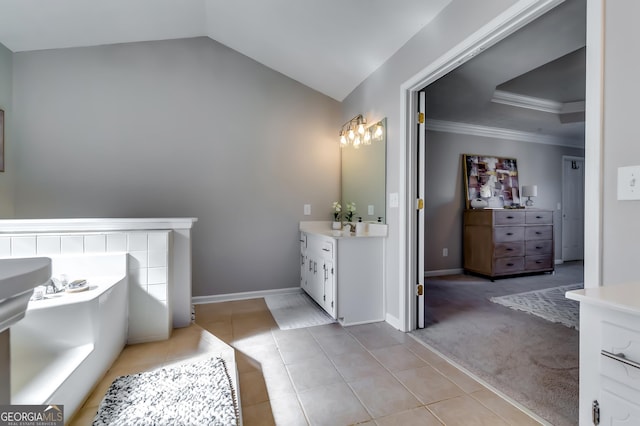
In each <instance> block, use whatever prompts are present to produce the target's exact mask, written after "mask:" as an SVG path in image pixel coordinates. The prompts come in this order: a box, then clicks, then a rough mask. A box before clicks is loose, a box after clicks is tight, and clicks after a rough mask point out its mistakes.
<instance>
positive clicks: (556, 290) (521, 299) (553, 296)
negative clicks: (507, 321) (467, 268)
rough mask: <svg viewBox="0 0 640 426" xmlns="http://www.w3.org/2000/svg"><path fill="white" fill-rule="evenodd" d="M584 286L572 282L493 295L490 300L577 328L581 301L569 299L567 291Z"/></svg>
mask: <svg viewBox="0 0 640 426" xmlns="http://www.w3.org/2000/svg"><path fill="white" fill-rule="evenodd" d="M583 287H584V285H583V284H582V283H579V284H571V285H564V286H560V287H552V288H545V289H542V290H534V291H527V292H524V293H517V294H510V295H507V296H500V297H491V298H490V299H489V300H490V301H492V302H493V303H498V304H500V305H502V306H506V307H508V308H511V309H515V310H518V311H523V312H527V313H529V314H532V315H536V316H538V317H540V318H543V319H546V320H547V321H551V322H556V323H560V324H562V325H564V326H567V327H569V328H575V329H576V330H577V329H578V326H579V324H580V303H579V302H577V301H575V300H570V299H567V298H566V297H565V293H566V292H567V291H570V290H577V289H581V288H583Z"/></svg>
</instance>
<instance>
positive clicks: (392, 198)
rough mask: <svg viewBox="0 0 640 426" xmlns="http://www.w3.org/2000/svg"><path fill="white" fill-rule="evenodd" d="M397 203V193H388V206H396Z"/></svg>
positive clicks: (398, 203)
mask: <svg viewBox="0 0 640 426" xmlns="http://www.w3.org/2000/svg"><path fill="white" fill-rule="evenodd" d="M399 205H400V202H399V200H398V193H397V192H392V193H391V194H389V207H392V208H398V206H399Z"/></svg>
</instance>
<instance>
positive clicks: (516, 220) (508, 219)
mask: <svg viewBox="0 0 640 426" xmlns="http://www.w3.org/2000/svg"><path fill="white" fill-rule="evenodd" d="M524 213H525V212H515V211H508V210H506V211H505V210H496V211H494V215H495V216H494V217H493V219H494V225H524V220H525V215H524Z"/></svg>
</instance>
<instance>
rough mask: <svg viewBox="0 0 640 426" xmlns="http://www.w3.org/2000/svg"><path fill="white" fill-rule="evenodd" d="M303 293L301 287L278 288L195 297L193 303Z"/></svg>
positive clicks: (199, 303) (192, 299)
mask: <svg viewBox="0 0 640 426" xmlns="http://www.w3.org/2000/svg"><path fill="white" fill-rule="evenodd" d="M292 293H302V288H300V287H289V288H277V289H274V290H259V291H245V292H242V293H227V294H214V295H211V296H195V297H192V298H191V303H193V304H194V305H201V304H203V303H218V302H231V301H233V300H247V299H259V298H261V297H265V296H273V295H277V294H292Z"/></svg>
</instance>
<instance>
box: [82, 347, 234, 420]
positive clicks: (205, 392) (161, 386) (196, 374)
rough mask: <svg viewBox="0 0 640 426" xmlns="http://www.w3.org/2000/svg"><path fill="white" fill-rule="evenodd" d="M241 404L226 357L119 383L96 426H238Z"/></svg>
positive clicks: (100, 410) (105, 401)
mask: <svg viewBox="0 0 640 426" xmlns="http://www.w3.org/2000/svg"><path fill="white" fill-rule="evenodd" d="M238 413H239V411H238V404H237V400H236V397H235V392H234V390H233V387H232V385H231V379H230V378H229V374H228V372H227V368H226V365H225V362H224V360H223V359H222V358H211V359H207V360H204V361H200V362H194V363H190V364H181V365H178V366H176V367H171V368H163V369H160V370H156V371H150V372H145V373H139V374H132V375H128V376H120V377H118V378H116V379H115V380H114V381H113V383H111V386H110V387H109V390H108V391H107V394H106V395H105V397H104V398H103V399H102V402H101V403H100V407H99V408H98V414H97V415H96V417H95V418H94V420H93V426H107V425H127V426H129V425H131V426H133V425H136V426H142V425H144V426H146V425H194V426H195V425H216V426H227V425H237V424H238V419H239V417H240V416H239V414H238Z"/></svg>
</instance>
